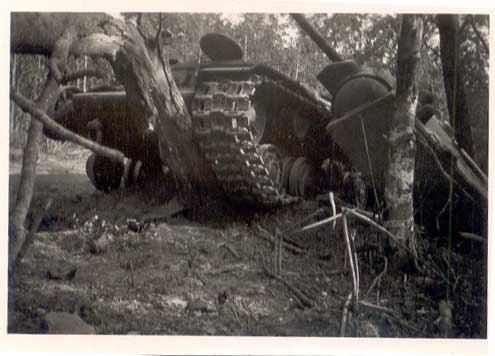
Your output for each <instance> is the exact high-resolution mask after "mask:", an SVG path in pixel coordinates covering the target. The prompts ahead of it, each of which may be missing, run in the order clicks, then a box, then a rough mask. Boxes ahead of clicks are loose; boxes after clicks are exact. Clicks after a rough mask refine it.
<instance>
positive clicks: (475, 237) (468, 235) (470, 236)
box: [459, 231, 488, 245]
mask: <svg viewBox="0 0 495 356" xmlns="http://www.w3.org/2000/svg"><path fill="white" fill-rule="evenodd" d="M459 235H461V236H462V237H463V238H465V239H468V240H472V241H476V242H480V243H482V244H484V245H488V240H487V239H485V238H483V237H481V236H479V235H476V234H473V233H471V232H464V231H460V232H459Z"/></svg>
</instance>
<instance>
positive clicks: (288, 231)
mask: <svg viewBox="0 0 495 356" xmlns="http://www.w3.org/2000/svg"><path fill="white" fill-rule="evenodd" d="M325 210H326V209H323V208H319V209H317V210H315V211H314V212H312V213H311V214H309V215H308V216H306V217H304V218H303V219H302V220H301V221H298V222H296V223H295V224H293V225H291V226H290V227H289V228H287V229H286V230H284V231H282V233H283V234H292V233H294V230H296V229H297V228H298V227H299V226H301V225H302V224H305V223H306V222H308V221H309V220H311V219H312V218H314V217H315V216H318V215H319V214H321V213H323V212H325Z"/></svg>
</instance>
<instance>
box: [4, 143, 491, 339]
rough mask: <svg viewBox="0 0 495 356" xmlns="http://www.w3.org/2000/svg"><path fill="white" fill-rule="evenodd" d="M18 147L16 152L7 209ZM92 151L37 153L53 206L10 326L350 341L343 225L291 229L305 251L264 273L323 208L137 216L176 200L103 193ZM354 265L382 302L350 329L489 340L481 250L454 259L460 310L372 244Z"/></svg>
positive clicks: (364, 296)
mask: <svg viewBox="0 0 495 356" xmlns="http://www.w3.org/2000/svg"><path fill="white" fill-rule="evenodd" d="M19 155H21V153H20V152H16V151H12V152H11V156H10V179H9V198H10V199H9V208H10V209H11V208H12V205H13V202H14V199H15V190H16V187H17V184H18V181H19V177H20V168H21V162H22V160H21V158H20V156H19ZM88 155H89V153H88V152H87V151H84V150H76V151H70V150H69V151H65V152H58V153H57V154H56V155H47V154H44V153H42V154H41V155H40V160H39V164H38V176H37V181H36V192H35V198H34V204H33V211H37V210H39V209H41V208H42V207H43V205H44V204H45V203H46V201H47V199H48V198H52V199H53V204H52V206H51V208H50V209H49V210H48V211H47V212H46V213H45V215H44V217H43V220H42V223H41V226H40V230H39V233H38V234H37V236H36V239H35V241H34V243H33V245H32V246H31V248H30V249H29V250H28V253H27V254H26V256H25V258H24V259H23V261H22V263H21V264H20V266H19V269H18V270H17V273H16V275H15V278H14V280H13V284H12V287H11V288H10V290H9V315H8V316H9V317H8V331H9V332H10V333H45V332H53V329H55V330H59V331H58V332H67V333H78V330H77V329H73V327H74V325H72V326H71V325H69V326H67V327H66V328H65V329H64V327H63V325H65V324H64V322H63V320H59V321H58V323H59V324H61V325H62V326H60V325H59V326H57V325H55V326H54V325H52V324H50V323H49V322H47V320H46V318H47V315H54V314H53V312H63V313H69V314H72V315H74V314H76V315H77V316H78V317H80V318H81V319H82V320H83V321H84V322H85V323H87V324H89V325H91V326H92V327H93V328H94V330H95V332H96V333H97V334H142V335H145V334H157V335H229V336H230V335H249V336H265V335H270V336H340V335H341V328H342V316H343V311H344V304H345V302H346V300H347V297H348V295H349V294H350V292H351V290H352V286H353V282H352V275H351V273H350V268H349V267H348V263H347V259H346V257H345V256H346V244H345V242H344V238H343V234H342V233H341V227H340V226H339V225H340V224H339V223H337V225H336V226H335V228H334V227H333V226H332V225H328V224H327V225H325V226H323V227H322V228H320V229H315V230H311V231H309V232H301V233H296V234H291V235H290V236H289V235H287V234H283V235H284V236H286V237H290V240H291V241H292V243H293V246H298V247H297V248H295V249H294V248H293V249H292V250H293V251H289V250H288V249H285V248H284V249H282V253H281V258H280V261H281V263H280V264H279V266H280V267H281V268H280V274H279V275H278V276H277V277H273V275H272V273H271V272H270V273H268V272H267V270H268V271H273V269H274V265H275V264H276V263H275V262H274V261H277V260H279V259H278V258H276V256H278V254H279V250H280V249H277V248H275V246H274V245H275V244H274V243H273V241H276V239H275V238H274V236H278V235H277V232H278V231H287V230H288V229H289V228H290V227H291V226H293V225H294V224H295V223H296V222H298V221H301V220H302V219H303V218H305V217H306V216H308V215H309V214H311V213H313V212H314V211H315V210H317V209H318V208H319V205H318V203H317V202H314V201H304V202H301V203H300V204H297V205H295V206H292V207H287V208H283V209H279V210H272V211H263V212H260V211H258V212H256V211H251V212H246V211H241V209H238V207H234V208H232V207H231V206H222V204H219V203H217V204H214V205H213V206H211V207H208V208H205V209H203V210H199V211H196V212H195V214H194V216H191V214H187V213H179V214H176V215H174V216H173V217H169V218H166V219H160V218H157V219H151V222H149V223H147V224H140V222H142V221H143V219H145V218H146V217H149V216H150V214H153V213H156V212H157V211H158V212H160V211H164V209H165V210H166V209H168V208H169V207H170V206H167V205H166V204H163V202H164V201H161V200H160V198H159V196H158V195H154V194H151V195H150V194H147V195H146V194H142V193H139V192H132V191H127V192H124V191H119V192H116V193H112V194H103V193H101V192H99V191H97V190H96V189H95V188H93V186H92V185H91V183H90V181H89V179H88V178H87V177H86V174H85V168H84V167H85V161H86V158H87V156H88ZM329 214H330V213H329V212H324V213H323V214H322V215H320V216H319V218H320V219H321V218H324V217H327V216H329ZM316 220H317V219H313V220H310V221H309V222H314V221H316ZM148 221H150V219H148ZM350 227H351V230H352V231H355V232H356V235H355V236H356V237H355V239H356V244H357V245H358V246H365V245H367V244H372V243H375V244H376V243H378V242H379V241H380V240H379V238H380V237H379V236H378V234H377V233H376V232H374V231H373V230H371V228H369V227H367V226H363V225H360V224H359V223H358V222H356V221H354V220H350ZM437 252H438V253H432V255H434V257H435V256H442V253H443V252H445V251H443V252H442V251H440V252H439V251H437ZM441 252H442V253H441ZM358 260H359V272H360V300H361V301H364V302H367V303H371V304H373V305H375V306H378V307H372V306H371V307H370V306H366V305H365V304H361V305H360V306H359V309H358V310H354V311H353V312H349V313H348V320H347V322H346V324H345V330H344V334H345V336H363V337H427V338H428V337H444V336H449V337H471V338H472V337H475V338H480V337H482V338H483V337H486V312H485V311H486V303H485V301H486V289H484V288H486V266H485V265H484V264H483V263H480V260H479V256H466V255H460V254H454V255H453V258H452V261H453V262H452V263H453V269H452V275H453V280H454V281H455V285H454V287H453V289H452V290H451V293H450V302H449V303H451V305H452V308H451V309H448V308H447V309H448V310H451V311H452V315H451V316H450V317H449V313H448V310H447V312H446V309H445V308H443V309H442V307H440V305H441V304H442V301H445V300H446V298H447V296H446V290H447V288H446V284H445V283H444V282H443V281H442V279H441V278H440V277H438V276H435V275H431V274H429V275H427V276H425V275H421V276H418V275H415V274H411V275H407V276H406V275H404V273H393V272H392V271H391V270H390V267H389V268H388V270H386V271H384V266H385V263H384V262H385V258H384V257H383V256H382V255H380V254H378V253H376V252H370V251H366V249H364V248H363V249H362V251H360V252H359V253H358ZM438 260H439V262H438V264H439V266H440V269H444V268H443V267H442V266H443V265H441V263H442V261H441V260H442V258H441V257H439V259H438ZM444 270H445V269H444ZM382 272H383V273H382ZM380 274H381V275H382V277H381V278H380V279H379V283H374V286H373V288H370V286H371V285H372V284H373V282H374V281H375V280H376V278H377V276H378V275H380ZM445 275H447V272H446V271H445ZM375 282H378V280H376V281H375ZM296 289H297V290H296ZM368 289H370V290H369V293H368ZM57 315H59V316H60V315H62V319H63V316H64V315H65V316H67V315H68V314H57ZM51 323H54V322H53V320H52V321H51ZM55 323H57V321H55ZM50 325H51V326H50ZM50 328H53V329H50Z"/></svg>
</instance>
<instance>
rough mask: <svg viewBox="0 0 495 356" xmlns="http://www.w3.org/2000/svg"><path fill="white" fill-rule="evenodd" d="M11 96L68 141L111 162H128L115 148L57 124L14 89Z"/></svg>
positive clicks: (11, 90) (26, 110) (25, 109)
mask: <svg viewBox="0 0 495 356" xmlns="http://www.w3.org/2000/svg"><path fill="white" fill-rule="evenodd" d="M10 96H11V98H12V100H13V101H14V102H15V103H16V104H17V106H19V107H20V108H21V109H22V110H23V111H25V112H27V113H29V114H31V116H32V117H34V118H35V119H36V120H38V121H40V122H42V123H43V125H44V126H45V127H46V128H48V129H50V130H52V131H53V132H55V133H57V134H58V135H59V136H60V137H62V138H64V139H66V140H68V141H72V142H74V143H77V144H79V145H81V146H83V147H85V148H87V149H89V150H91V151H93V152H95V153H96V154H98V155H102V156H105V157H107V158H110V159H111V160H114V161H119V162H123V163H125V162H126V157H125V156H124V154H123V153H122V152H120V151H118V150H115V149H113V148H109V147H105V146H102V145H100V144H98V143H96V142H94V141H92V140H89V139H87V138H85V137H82V136H80V135H78V134H76V133H74V132H72V131H70V130H68V129H66V128H65V127H63V126H62V125H60V124H59V123H57V122H56V121H55V120H53V119H52V118H51V117H50V116H48V115H47V114H46V113H45V112H44V111H43V110H40V109H39V108H38V107H37V106H36V104H35V103H33V102H32V101H30V100H29V99H26V98H25V97H24V96H22V95H20V94H19V93H16V92H15V90H14V89H13V88H11V89H10Z"/></svg>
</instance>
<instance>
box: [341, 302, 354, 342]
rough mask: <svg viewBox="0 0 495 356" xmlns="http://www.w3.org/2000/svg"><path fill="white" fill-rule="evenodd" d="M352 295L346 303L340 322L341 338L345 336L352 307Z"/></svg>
mask: <svg viewBox="0 0 495 356" xmlns="http://www.w3.org/2000/svg"><path fill="white" fill-rule="evenodd" d="M351 299H352V293H349V296H348V297H347V299H346V301H345V302H344V307H343V309H342V319H341V321H340V337H344V336H345V327H346V324H347V318H348V316H349V307H350V305H351Z"/></svg>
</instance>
